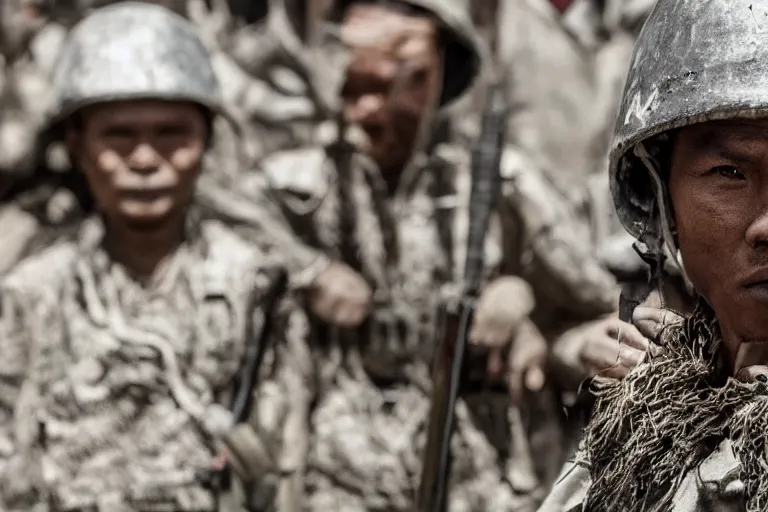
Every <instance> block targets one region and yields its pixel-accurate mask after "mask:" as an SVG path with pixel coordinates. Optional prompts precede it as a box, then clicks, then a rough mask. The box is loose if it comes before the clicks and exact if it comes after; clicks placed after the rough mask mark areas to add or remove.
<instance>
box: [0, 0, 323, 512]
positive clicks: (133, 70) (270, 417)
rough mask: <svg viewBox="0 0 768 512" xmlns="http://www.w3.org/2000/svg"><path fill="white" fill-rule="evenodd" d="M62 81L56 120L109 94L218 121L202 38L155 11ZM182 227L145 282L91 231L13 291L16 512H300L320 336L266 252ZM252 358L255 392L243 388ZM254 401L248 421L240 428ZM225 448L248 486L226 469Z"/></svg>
mask: <svg viewBox="0 0 768 512" xmlns="http://www.w3.org/2000/svg"><path fill="white" fill-rule="evenodd" d="M115 27H120V30H115ZM139 34H140V35H142V36H143V37H136V36H137V35H139ZM116 49H117V50H124V51H125V52H124V53H119V55H120V56H121V57H122V58H121V59H120V61H119V64H118V63H117V62H116V61H115V58H114V57H115V54H114V51H116ZM126 55H129V56H134V57H136V58H138V59H141V60H140V61H136V62H130V60H126V58H125V56H126ZM168 56H171V57H172V60H169V59H167V58H166V57H168ZM179 62H181V63H185V64H186V65H185V66H179V65H178V63H179ZM54 77H55V82H54V83H55V84H56V86H57V87H56V90H57V93H58V96H57V100H58V101H57V102H56V104H55V105H56V106H55V109H54V110H53V111H52V113H51V118H52V119H54V120H61V119H63V118H65V117H66V116H68V115H71V114H72V113H73V112H74V111H76V110H78V109H79V108H82V107H83V106H85V105H88V104H91V103H93V102H94V101H99V99H100V98H103V97H104V94H106V93H107V92H109V98H131V97H136V95H137V94H138V95H140V96H141V97H153V98H161V99H170V100H178V99H182V100H186V101H194V102H196V103H199V104H201V105H203V106H205V107H207V108H208V109H209V110H210V111H211V112H212V113H214V114H216V113H220V112H221V107H220V103H219V99H218V90H217V86H216V81H215V79H214V77H213V71H212V69H211V67H210V65H209V64H208V61H207V54H206V52H205V49H204V47H203V46H202V44H201V43H200V41H199V40H198V39H197V37H196V36H195V35H194V32H193V29H192V27H191V25H189V24H188V23H187V22H186V21H185V20H183V19H182V18H180V17H178V16H176V15H174V14H172V13H171V12H170V11H167V10H165V9H164V8H160V7H156V6H148V5H146V4H138V3H126V4H123V5H122V6H119V7H109V8H104V9H102V10H97V11H96V12H95V13H94V14H93V15H91V16H89V17H87V18H86V19H85V20H84V21H83V22H82V23H81V24H80V25H78V26H77V27H76V28H75V29H73V31H72V32H71V33H70V40H69V41H68V43H67V44H66V45H65V47H64V51H63V52H62V54H61V59H60V62H59V64H58V67H57V72H56V73H55V75H54ZM148 78H153V79H154V81H153V80H148ZM186 222H187V225H186V233H185V234H186V237H185V242H184V243H183V244H182V245H181V246H180V247H179V248H177V250H175V251H174V253H173V254H171V255H169V258H168V260H167V261H166V262H165V263H164V264H163V265H162V267H161V268H160V269H158V270H157V271H156V272H155V274H154V275H153V276H152V277H151V278H150V279H148V280H141V279H138V278H137V277H135V276H133V275H132V274H131V273H130V272H129V271H128V270H127V269H126V268H124V267H123V266H121V265H120V264H118V263H116V262H115V261H114V260H113V259H112V258H111V256H110V254H109V253H108V252H107V251H106V249H105V248H104V246H103V244H102V240H103V236H104V228H103V224H102V222H101V220H100V219H99V218H98V217H93V218H90V219H89V220H87V221H86V222H84V223H83V225H82V226H81V227H80V229H79V230H78V234H77V236H75V237H73V238H70V239H67V240H64V241H61V242H59V243H57V244H55V245H54V246H53V247H51V248H49V249H47V250H45V251H43V252H42V253H41V254H39V255H37V256H34V257H32V258H30V259H29V260H27V261H25V262H24V263H23V264H21V265H20V266H19V267H18V268H16V269H15V270H14V271H13V272H11V273H10V274H9V275H8V276H6V278H5V279H3V280H2V283H0V289H2V299H3V303H2V305H3V309H2V316H1V317H0V329H2V337H1V338H0V340H1V341H0V343H1V344H2V346H1V347H0V349H1V350H2V352H3V360H2V364H1V365H0V507H1V508H3V510H33V509H34V510H38V509H40V510H62V511H64V510H72V511H74V510H103V511H115V510H136V511H149V510H189V511H192V510H194V511H206V510H211V511H214V510H227V511H229V510H233V511H239V510H246V509H247V510H261V509H262V508H264V509H266V508H267V507H269V506H273V505H274V504H275V503H277V506H279V507H280V510H287V511H291V510H299V508H298V505H295V504H292V501H295V500H296V492H295V489H297V488H299V489H300V488H301V487H302V485H301V483H300V478H301V477H302V475H303V473H304V471H303V469H302V467H303V464H304V459H305V456H301V454H302V452H301V451H299V452H297V451H296V450H297V449H299V450H300V449H301V447H302V446H303V447H304V452H306V438H304V440H302V438H300V437H297V436H296V435H295V434H294V431H296V430H301V429H297V427H296V425H301V423H302V421H304V420H303V419H304V418H305V417H306V409H307V407H308V402H307V400H308V399H307V398H304V397H308V396H309V393H308V391H307V390H309V389H311V388H310V385H311V381H310V376H311V371H312V370H311V367H312V365H311V362H310V361H311V357H310V356H309V354H308V353H307V349H306V345H305V339H306V335H307V327H308V326H307V323H306V320H305V318H304V316H303V315H302V314H301V310H300V309H298V308H296V307H294V306H293V305H292V304H291V302H290V299H288V298H283V299H280V300H279V302H277V300H276V299H275V300H276V302H277V303H276V305H275V306H274V308H272V309H268V308H269V307H270V305H271V303H268V302H265V301H266V300H268V299H269V300H271V299H273V298H274V297H273V294H274V293H275V290H276V289H278V288H277V287H279V283H280V282H281V276H282V273H283V271H282V270H281V267H279V266H278V265H275V264H273V263H270V262H269V261H268V259H267V257H266V256H265V255H264V254H263V252H262V251H260V250H259V249H258V248H256V247H255V246H254V245H253V244H251V243H246V242H245V241H243V240H242V239H241V238H239V237H238V236H237V235H236V234H234V233H233V232H231V230H229V229H228V228H226V227H224V226H223V225H222V224H220V223H217V222H215V221H202V222H200V221H199V216H198V215H197V213H196V212H195V211H194V210H193V211H190V212H189V213H188V215H187V219H186ZM270 311H272V314H271V315H270V316H269V317H267V316H266V315H267V313H269V312H270ZM268 318H269V319H270V320H271V325H272V331H271V334H272V335H271V337H270V339H269V340H266V343H268V345H259V343H260V342H265V340H263V339H262V332H263V330H264V329H265V328H266V327H265V326H266V325H267V323H266V322H267V319H268ZM254 350H256V351H257V353H258V352H261V353H262V354H263V356H262V361H261V367H259V368H257V369H256V372H257V375H255V376H254V382H256V383H258V384H259V385H258V386H257V387H256V388H255V389H249V388H247V387H246V388H243V387H242V386H243V385H244V384H243V382H244V378H245V375H244V374H243V373H242V370H241V368H242V367H243V360H244V359H245V356H246V354H249V353H252V352H253V351H254ZM252 393H253V395H254V398H253V402H254V406H253V408H252V411H251V414H250V415H248V416H246V417H244V418H236V417H235V416H234V413H233V412H231V410H239V407H238V406H237V405H235V404H237V403H240V402H241V401H242V397H243V396H247V395H250V394H252ZM288 396H290V400H288V399H287V397H288ZM236 399H237V400H236ZM246 410H247V409H246ZM235 421H242V423H240V424H238V425H235V424H234V423H235ZM283 446H290V448H291V450H292V451H283V449H282V447H283ZM225 448H226V452H227V453H229V455H230V462H231V466H230V467H232V468H234V469H235V470H236V476H237V478H234V476H235V475H231V473H230V472H229V470H228V468H227V467H225V468H224V469H221V468H220V466H218V464H219V463H220V462H221V461H220V459H219V458H218V456H219V455H221V454H222V453H223V452H222V450H223V449H225ZM254 453H258V454H259V457H253V454H254ZM297 453H298V454H299V455H297ZM220 469H221V470H220ZM227 475H230V476H233V478H232V479H231V481H228V479H227V478H226V476H227ZM297 479H299V482H298V483H297ZM275 493H276V494H275Z"/></svg>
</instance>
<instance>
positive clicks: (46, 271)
mask: <svg viewBox="0 0 768 512" xmlns="http://www.w3.org/2000/svg"><path fill="white" fill-rule="evenodd" d="M77 253H78V251H77V245H76V243H74V242H71V241H61V242H58V243H56V244H54V245H52V246H51V247H49V248H47V249H44V250H42V251H40V252H38V253H36V254H34V255H33V256H30V257H29V258H26V259H24V260H22V261H21V262H20V263H19V264H18V265H16V266H15V267H14V268H13V269H12V270H11V271H10V272H8V273H7V274H6V275H5V276H4V277H3V279H2V280H1V281H0V288H2V290H3V292H4V293H9V292H12V293H14V292H15V293H17V294H22V295H36V296H40V295H50V294H53V293H55V292H56V291H57V290H59V289H61V287H62V285H63V284H64V283H65V282H66V280H67V279H68V278H69V277H70V276H71V274H72V265H73V264H74V262H75V261H76V259H77Z"/></svg>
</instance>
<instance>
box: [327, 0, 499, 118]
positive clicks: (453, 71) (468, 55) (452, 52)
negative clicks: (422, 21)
mask: <svg viewBox="0 0 768 512" xmlns="http://www.w3.org/2000/svg"><path fill="white" fill-rule="evenodd" d="M397 2H398V3H402V4H407V5H411V6H413V7H418V8H420V9H423V10H424V11H427V12H429V13H430V14H431V15H432V16H434V18H435V19H436V20H437V21H438V22H439V23H440V26H441V28H442V29H443V34H444V35H445V36H446V37H445V59H444V62H445V63H446V64H445V66H446V68H445V73H444V76H443V89H442V90H443V93H442V97H441V100H440V105H441V107H448V106H449V105H451V104H453V103H455V102H456V101H458V100H459V99H460V98H462V97H463V96H464V95H465V94H466V93H467V92H469V90H470V89H471V88H472V86H473V85H474V84H475V83H476V81H477V79H478V78H479V77H480V73H481V68H482V63H483V59H484V56H485V54H486V53H487V50H485V48H484V47H483V43H482V42H481V40H480V37H479V35H478V33H477V30H476V29H475V25H474V23H473V22H472V15H471V12H470V9H469V0H397ZM354 3H355V0H342V1H341V2H339V3H338V4H337V9H339V10H343V9H346V8H347V7H348V6H350V5H352V4H354ZM384 3H385V4H386V1H385V2H384Z"/></svg>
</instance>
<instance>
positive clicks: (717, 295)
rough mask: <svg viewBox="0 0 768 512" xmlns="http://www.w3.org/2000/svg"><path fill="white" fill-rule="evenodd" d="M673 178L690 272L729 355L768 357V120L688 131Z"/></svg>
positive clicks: (736, 359) (737, 361)
mask: <svg viewBox="0 0 768 512" xmlns="http://www.w3.org/2000/svg"><path fill="white" fill-rule="evenodd" d="M669 185H670V192H671V199H672V206H673V208H674V213H675V223H676V228H677V234H678V243H679V247H680V251H681V253H682V256H683V262H684V264H685V269H686V272H687V273H688V274H689V277H690V278H691V281H692V282H693V284H694V285H695V287H696V289H697V291H698V292H699V293H700V294H701V295H702V296H703V297H704V298H705V299H706V300H707V302H709V304H710V305H711V306H712V307H713V309H714V310H715V312H716V315H717V319H718V323H719V324H720V327H721V330H722V333H723V336H724V339H725V342H726V345H727V348H728V352H729V355H730V356H731V359H732V361H731V362H732V363H733V364H734V366H735V369H736V370H737V371H738V370H739V369H740V368H741V367H744V366H749V365H752V364H766V363H768V350H767V349H768V344H766V342H768V120H755V121H728V122H709V123H703V124H700V125H695V126H692V127H689V128H686V129H684V130H682V131H681V132H680V133H679V136H678V138H677V140H676V142H675V147H674V150H673V154H672V165H671V173H670V182H669Z"/></svg>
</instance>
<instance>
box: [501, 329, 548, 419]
mask: <svg viewBox="0 0 768 512" xmlns="http://www.w3.org/2000/svg"><path fill="white" fill-rule="evenodd" d="M548 353H549V345H548V344H547V340H546V339H545V338H544V336H543V335H542V334H541V332H539V330H538V328H537V327H536V325H535V324H534V323H533V322H532V321H531V320H529V319H526V320H524V321H523V322H522V323H521V325H520V327H519V329H518V330H517V333H516V334H515V337H514V339H513V340H512V346H511V347H510V348H509V354H508V355H507V365H506V375H505V377H506V381H507V386H508V388H509V395H510V398H511V400H512V403H513V404H515V405H519V404H520V403H521V402H522V400H523V396H524V392H525V391H530V392H532V393H535V392H537V391H541V388H543V387H544V383H545V381H546V373H545V370H544V367H545V364H546V360H547V355H548ZM500 362H501V350H500V349H493V350H492V351H491V355H490V358H489V360H488V371H489V373H491V374H493V372H494V370H496V368H497V367H499V363H500Z"/></svg>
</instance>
